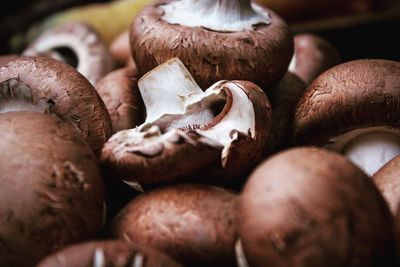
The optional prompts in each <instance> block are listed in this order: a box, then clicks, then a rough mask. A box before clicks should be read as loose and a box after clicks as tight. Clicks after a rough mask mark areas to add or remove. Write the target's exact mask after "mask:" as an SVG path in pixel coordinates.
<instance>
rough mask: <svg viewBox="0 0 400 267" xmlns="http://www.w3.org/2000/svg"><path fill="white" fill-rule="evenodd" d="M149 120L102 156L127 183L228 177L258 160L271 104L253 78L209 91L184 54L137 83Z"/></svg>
mask: <svg viewBox="0 0 400 267" xmlns="http://www.w3.org/2000/svg"><path fill="white" fill-rule="evenodd" d="M138 86H139V90H140V92H141V94H142V98H143V101H144V104H145V106H146V112H147V117H146V121H145V122H144V123H143V124H142V125H140V126H139V127H137V128H135V129H130V130H125V131H120V132H118V133H116V134H114V135H113V136H112V137H111V138H110V139H109V140H108V141H107V143H106V144H105V145H104V147H103V150H102V156H101V160H102V163H103V164H104V165H105V166H107V167H108V168H109V169H111V170H112V171H113V172H114V173H116V175H117V176H119V177H121V179H123V180H124V181H126V182H136V183H137V182H138V183H139V184H141V185H148V184H157V183H165V182H172V181H176V180H177V179H181V178H186V177H188V176H190V175H195V174H196V173H198V172H200V171H204V172H206V173H207V175H202V174H201V175H199V176H200V178H201V179H204V177H206V178H207V179H208V180H209V182H212V183H214V184H229V183H231V182H233V181H235V179H236V178H238V177H239V176H240V175H242V174H244V173H245V172H246V171H248V170H250V169H251V168H252V167H253V166H255V165H256V164H257V162H259V161H260V160H261V159H262V157H263V154H264V151H265V149H266V147H267V145H268V135H269V129H270V124H271V108H270V105H269V101H268V98H267V96H266V95H265V93H264V92H263V91H262V90H261V89H260V88H259V87H257V86H256V85H255V84H253V83H251V82H247V81H220V82H218V83H216V84H214V85H213V86H212V87H210V88H208V89H207V90H206V91H205V92H203V91H202V90H201V89H200V87H199V86H198V85H197V84H196V83H195V81H194V80H193V78H192V77H191V76H190V73H189V72H188V70H187V69H186V68H185V66H184V65H183V64H182V62H181V61H179V60H178V59H171V60H169V61H167V62H166V63H164V64H162V65H160V66H158V67H157V68H156V69H154V70H153V71H151V72H149V73H147V74H146V75H145V76H143V77H142V78H141V79H140V80H139V82H138Z"/></svg>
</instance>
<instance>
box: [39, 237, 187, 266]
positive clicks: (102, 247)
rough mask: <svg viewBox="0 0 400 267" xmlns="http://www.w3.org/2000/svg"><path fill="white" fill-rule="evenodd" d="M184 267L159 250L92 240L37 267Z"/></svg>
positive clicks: (114, 241) (116, 242) (69, 248)
mask: <svg viewBox="0 0 400 267" xmlns="http://www.w3.org/2000/svg"><path fill="white" fill-rule="evenodd" d="M103 266H107V267H125V266H132V267H136V266H140V267H181V265H180V264H179V263H177V262H175V261H174V260H173V259H171V258H170V257H169V256H167V255H165V254H163V253H161V252H158V251H156V250H153V249H150V248H147V247H144V246H139V245H134V244H129V243H127V242H124V241H119V240H110V241H91V242H87V243H82V244H78V245H72V246H69V247H66V248H64V249H62V250H61V251H59V252H57V253H54V254H53V255H50V256H48V257H46V258H45V259H43V260H42V261H41V262H40V263H39V264H38V265H37V267H103Z"/></svg>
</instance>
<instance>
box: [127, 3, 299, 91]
mask: <svg viewBox="0 0 400 267" xmlns="http://www.w3.org/2000/svg"><path fill="white" fill-rule="evenodd" d="M169 2H171V0H167V1H165V0H164V1H159V2H158V3H157V4H154V5H149V6H147V7H145V8H144V9H143V10H142V11H141V12H140V13H139V14H138V15H137V16H136V17H135V19H134V20H133V22H132V25H131V29H130V40H131V51H132V55H133V58H134V60H135V62H136V63H137V66H138V70H139V76H142V75H144V74H145V73H147V72H148V71H150V70H152V69H153V68H155V67H156V66H158V65H159V64H161V63H163V62H165V61H167V60H169V59H170V58H173V57H178V58H179V59H180V60H182V62H183V63H184V64H185V65H186V66H187V67H188V69H189V72H190V73H191V74H192V75H193V77H194V79H195V80H196V82H197V83H198V84H199V85H200V87H201V88H207V87H209V86H211V85H212V84H213V83H215V82H217V81H220V80H247V81H252V82H254V83H255V84H257V85H258V86H260V87H261V88H263V90H268V88H269V87H272V86H274V85H276V84H277V83H278V82H279V81H280V80H281V79H282V77H283V76H284V74H285V72H286V71H287V67H288V65H289V62H290V59H291V57H292V55H293V49H294V48H293V37H292V34H291V31H290V29H289V27H288V26H287V25H286V23H285V22H284V21H283V20H282V19H281V18H279V17H278V16H277V15H276V14H275V13H274V12H273V11H271V10H268V9H265V10H266V11H268V14H269V15H270V17H271V20H272V23H271V24H269V25H265V24H262V25H254V26H253V28H254V30H245V31H238V32H218V31H212V30H208V29H205V28H203V27H188V26H184V25H179V24H169V23H168V22H166V21H164V20H163V19H162V16H163V14H164V11H163V10H162V9H161V8H160V5H164V4H167V3H169Z"/></svg>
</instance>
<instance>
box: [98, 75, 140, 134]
mask: <svg viewBox="0 0 400 267" xmlns="http://www.w3.org/2000/svg"><path fill="white" fill-rule="evenodd" d="M96 90H97V92H98V93H99V95H100V97H101V99H102V100H103V102H104V104H105V105H106V107H107V110H108V113H109V114H110V118H111V123H112V126H113V131H114V133H115V132H118V131H121V130H125V129H132V128H135V127H136V126H139V125H140V124H142V123H143V121H144V113H145V110H144V104H143V100H142V96H141V95H140V92H139V88H138V86H137V74H136V70H135V69H132V68H123V69H119V70H115V71H113V72H111V73H109V74H108V75H107V76H105V77H104V78H103V79H101V80H100V81H99V82H98V83H97V84H96Z"/></svg>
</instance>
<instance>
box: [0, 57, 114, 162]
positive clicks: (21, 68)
mask: <svg viewBox="0 0 400 267" xmlns="http://www.w3.org/2000/svg"><path fill="white" fill-rule="evenodd" d="M17 110H31V111H37V112H41V113H52V114H56V115H57V116H58V117H60V118H61V119H62V120H64V121H67V122H70V123H72V124H73V125H74V126H75V128H76V129H77V130H79V132H80V133H81V135H82V137H83V138H84V139H85V140H86V141H87V142H88V144H89V146H90V147H91V148H92V150H93V151H94V152H95V154H96V155H98V154H99V153H100V150H101V148H102V146H103V143H104V142H105V141H106V140H107V139H108V137H109V136H110V135H111V133H112V129H111V122H110V117H109V115H108V113H107V109H106V108H105V106H104V103H103V102H102V101H101V99H100V97H99V96H98V94H97V92H96V90H95V89H94V88H93V86H92V85H91V84H90V83H89V82H88V81H87V79H85V78H84V77H83V76H82V75H81V74H79V73H78V72H77V71H76V70H75V69H74V68H72V67H71V66H68V65H67V64H65V63H62V62H60V61H57V60H54V59H50V58H44V57H41V58H31V57H23V58H18V59H16V60H13V61H11V62H9V63H8V64H7V65H5V66H4V67H3V68H1V69H0V113H4V112H9V111H17Z"/></svg>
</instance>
